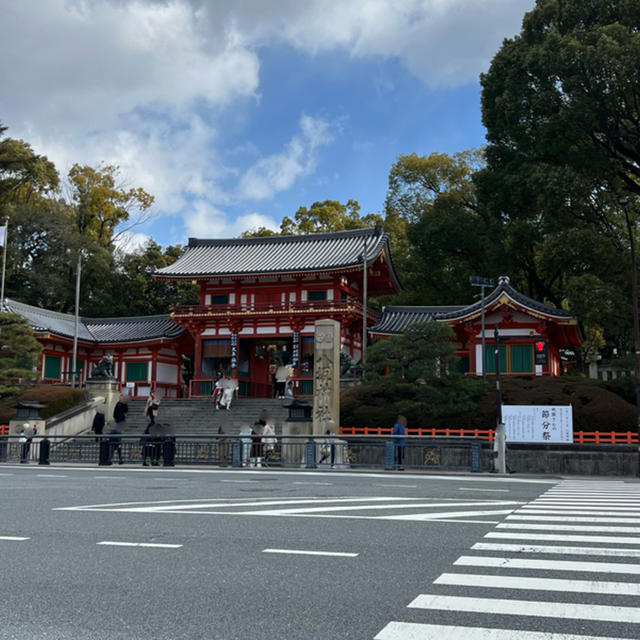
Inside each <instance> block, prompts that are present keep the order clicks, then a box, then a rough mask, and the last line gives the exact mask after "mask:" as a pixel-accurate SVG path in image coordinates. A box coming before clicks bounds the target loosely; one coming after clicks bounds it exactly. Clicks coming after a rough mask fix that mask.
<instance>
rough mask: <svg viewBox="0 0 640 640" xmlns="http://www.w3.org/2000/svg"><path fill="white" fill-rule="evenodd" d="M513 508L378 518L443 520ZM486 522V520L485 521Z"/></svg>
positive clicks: (382, 517)
mask: <svg viewBox="0 0 640 640" xmlns="http://www.w3.org/2000/svg"><path fill="white" fill-rule="evenodd" d="M512 511H513V510H512V509H499V510H495V511H448V512H447V511H445V512H435V513H406V514H404V513H403V514H402V515H393V516H378V517H377V519H378V520H417V521H420V520H442V519H445V518H458V517H460V518H462V517H466V516H492V515H498V514H502V513H512ZM485 522H486V521H485Z"/></svg>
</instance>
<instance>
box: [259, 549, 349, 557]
mask: <svg viewBox="0 0 640 640" xmlns="http://www.w3.org/2000/svg"><path fill="white" fill-rule="evenodd" d="M262 553H287V554H292V555H298V556H335V557H336V558H355V557H357V555H358V554H357V553H345V552H341V551H304V550H302V549H263V550H262Z"/></svg>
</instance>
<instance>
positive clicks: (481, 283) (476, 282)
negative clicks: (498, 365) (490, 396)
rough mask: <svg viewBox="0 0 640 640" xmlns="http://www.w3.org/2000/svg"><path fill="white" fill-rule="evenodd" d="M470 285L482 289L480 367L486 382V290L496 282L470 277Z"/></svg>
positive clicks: (491, 279)
mask: <svg viewBox="0 0 640 640" xmlns="http://www.w3.org/2000/svg"><path fill="white" fill-rule="evenodd" d="M469 284H471V286H472V287H480V296H481V299H482V311H481V314H480V317H481V326H482V329H481V338H482V356H481V358H480V366H481V367H482V379H483V380H486V379H487V372H486V367H485V366H484V360H485V357H486V356H485V351H486V347H485V343H486V340H485V336H484V290H485V288H486V287H493V286H495V283H494V280H493V278H482V277H480V276H470V277H469Z"/></svg>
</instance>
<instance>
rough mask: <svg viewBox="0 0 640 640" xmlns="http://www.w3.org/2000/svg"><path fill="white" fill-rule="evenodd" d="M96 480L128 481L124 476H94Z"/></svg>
mask: <svg viewBox="0 0 640 640" xmlns="http://www.w3.org/2000/svg"><path fill="white" fill-rule="evenodd" d="M93 478H94V480H126V479H127V478H125V477H124V476H93Z"/></svg>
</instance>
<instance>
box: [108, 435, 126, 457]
mask: <svg viewBox="0 0 640 640" xmlns="http://www.w3.org/2000/svg"><path fill="white" fill-rule="evenodd" d="M109 434H110V436H111V437H110V438H109V461H108V464H111V462H112V460H113V454H114V453H117V454H118V464H123V463H124V461H123V459H122V438H121V437H120V435H121V434H122V431H120V430H119V429H111V431H109Z"/></svg>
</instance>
